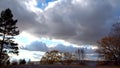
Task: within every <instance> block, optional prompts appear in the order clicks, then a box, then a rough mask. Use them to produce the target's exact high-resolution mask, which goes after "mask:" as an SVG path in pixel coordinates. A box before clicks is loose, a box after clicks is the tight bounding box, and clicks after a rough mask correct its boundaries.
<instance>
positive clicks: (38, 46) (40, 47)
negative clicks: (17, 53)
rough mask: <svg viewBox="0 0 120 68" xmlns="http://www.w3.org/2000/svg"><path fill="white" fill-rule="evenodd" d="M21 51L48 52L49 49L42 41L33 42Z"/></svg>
mask: <svg viewBox="0 0 120 68" xmlns="http://www.w3.org/2000/svg"><path fill="white" fill-rule="evenodd" d="M21 49H25V50H30V51H43V52H46V51H48V47H47V46H46V44H45V43H43V42H40V41H33V42H32V43H30V44H29V45H26V46H25V47H22V48H21Z"/></svg>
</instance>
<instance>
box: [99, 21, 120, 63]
mask: <svg viewBox="0 0 120 68" xmlns="http://www.w3.org/2000/svg"><path fill="white" fill-rule="evenodd" d="M98 44H99V49H98V50H97V52H98V53H99V54H100V55H102V58H104V59H105V60H107V61H115V63H116V64H120V23H116V24H113V26H112V30H111V32H110V34H109V35H108V36H106V37H103V38H102V39H101V40H99V41H98Z"/></svg>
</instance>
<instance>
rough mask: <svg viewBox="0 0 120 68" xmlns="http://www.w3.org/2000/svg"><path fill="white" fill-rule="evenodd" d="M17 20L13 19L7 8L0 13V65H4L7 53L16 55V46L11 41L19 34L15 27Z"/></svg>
mask: <svg viewBox="0 0 120 68" xmlns="http://www.w3.org/2000/svg"><path fill="white" fill-rule="evenodd" d="M16 23H17V20H14V19H13V14H12V12H11V10H10V9H9V8H8V9H6V10H4V11H2V12H1V16H0V64H1V63H4V61H5V60H6V59H5V60H4V58H5V56H8V53H13V54H18V46H17V45H18V44H17V43H15V42H14V41H13V39H14V36H16V35H18V34H19V30H17V28H18V27H16Z"/></svg>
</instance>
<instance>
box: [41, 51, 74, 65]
mask: <svg viewBox="0 0 120 68" xmlns="http://www.w3.org/2000/svg"><path fill="white" fill-rule="evenodd" d="M72 60H73V59H72V55H71V54H70V53H69V52H66V53H61V52H59V51H57V50H53V51H50V52H46V53H45V55H44V56H43V57H42V58H41V61H40V63H41V64H54V63H62V64H70V63H72Z"/></svg>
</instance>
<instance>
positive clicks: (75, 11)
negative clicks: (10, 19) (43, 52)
mask: <svg viewBox="0 0 120 68" xmlns="http://www.w3.org/2000/svg"><path fill="white" fill-rule="evenodd" d="M31 1H35V0H12V1H10V0H0V11H1V10H3V9H5V8H8V7H9V8H11V9H12V11H13V13H14V15H15V18H17V19H18V21H19V23H18V26H19V28H20V29H21V31H22V30H25V31H27V32H29V33H32V34H33V35H36V36H38V37H49V38H56V39H63V40H66V41H68V42H72V43H76V44H78V45H79V44H81V43H83V44H94V43H95V42H96V41H97V40H99V39H100V38H101V37H103V36H105V35H106V34H107V33H108V32H109V29H110V26H111V25H112V24H113V22H114V18H117V17H118V16H119V15H120V13H119V12H120V10H119V9H120V7H119V6H120V0H58V1H56V3H54V6H53V7H50V6H51V4H48V7H46V9H45V10H43V11H42V12H41V11H38V9H39V8H37V7H36V5H33V6H32V7H31V6H30V5H29V2H31ZM31 5H32V4H31Z"/></svg>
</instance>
